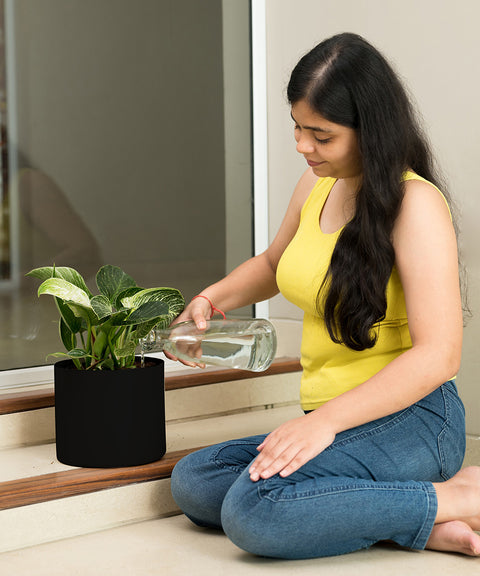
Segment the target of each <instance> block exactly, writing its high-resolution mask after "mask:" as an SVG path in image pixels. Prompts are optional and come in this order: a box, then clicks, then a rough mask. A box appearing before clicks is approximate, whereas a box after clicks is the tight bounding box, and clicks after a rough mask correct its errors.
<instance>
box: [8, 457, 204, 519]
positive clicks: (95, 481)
mask: <svg viewBox="0 0 480 576" xmlns="http://www.w3.org/2000/svg"><path fill="white" fill-rule="evenodd" d="M196 450H200V448H189V449H185V450H178V451H176V452H169V453H168V452H167V454H165V456H164V457H163V458H162V459H161V460H158V461H157V462H152V463H151V464H145V465H144V466H131V467H126V468H73V469H72V470H66V471H64V472H53V473H51V474H42V475H40V476H32V477H28V478H20V479H18V480H9V481H7V482H0V511H1V510H8V509H10V508H18V507H21V506H29V505H31V504H38V503H41V502H49V501H51V500H58V499H61V498H68V497H70V496H79V495H81V494H89V493H92V492H98V491H100V490H107V489H109V488H120V487H122V486H127V485H129V484H138V483H140V482H149V481H152V480H161V479H164V478H169V477H170V475H171V473H172V470H173V467H174V466H175V464H176V463H177V462H178V461H179V460H180V459H181V458H183V457H184V456H186V455H187V454H190V453H191V452H195V451H196Z"/></svg>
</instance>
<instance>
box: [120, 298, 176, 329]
mask: <svg viewBox="0 0 480 576" xmlns="http://www.w3.org/2000/svg"><path fill="white" fill-rule="evenodd" d="M166 313H168V306H167V305H166V304H165V302H145V304H142V305H141V306H140V307H139V308H137V309H136V310H134V311H133V312H132V313H131V314H130V315H129V316H128V317H127V318H125V320H124V321H123V324H125V325H128V326H131V325H134V324H142V323H143V322H149V321H151V320H154V319H155V318H158V317H159V316H164V315H165V314H166Z"/></svg>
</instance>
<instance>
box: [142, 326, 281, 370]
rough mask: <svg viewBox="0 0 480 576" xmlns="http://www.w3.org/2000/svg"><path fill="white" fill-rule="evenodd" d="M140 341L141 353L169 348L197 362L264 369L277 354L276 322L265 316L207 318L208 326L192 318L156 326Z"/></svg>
mask: <svg viewBox="0 0 480 576" xmlns="http://www.w3.org/2000/svg"><path fill="white" fill-rule="evenodd" d="M140 344H141V348H142V356H143V355H144V354H145V353H148V352H159V351H166V352H170V353H171V354H173V355H174V356H176V357H177V358H179V359H181V360H185V361H187V362H194V363H196V364H214V365H217V366H224V367H229V368H239V369H241V370H250V371H252V372H262V371H264V370H266V369H267V368H268V367H269V366H270V364H271V363H272V361H273V359H274V357H275V352H276V349H277V337H276V333H275V328H274V326H273V325H272V324H271V323H270V322H269V321H268V320H264V319H262V318H250V319H243V320H233V319H229V320H207V328H206V329H205V330H199V329H198V328H197V327H196V325H195V322H193V321H191V320H190V321H188V322H181V323H179V324H175V325H173V326H171V327H170V328H167V329H164V330H160V329H154V330H152V331H151V332H150V334H149V335H148V336H147V337H146V338H144V339H142V340H141V342H140Z"/></svg>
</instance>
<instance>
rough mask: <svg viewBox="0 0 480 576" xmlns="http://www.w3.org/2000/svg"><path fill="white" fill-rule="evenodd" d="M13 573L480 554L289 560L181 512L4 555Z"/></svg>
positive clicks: (390, 561) (464, 563)
mask: <svg viewBox="0 0 480 576" xmlns="http://www.w3.org/2000/svg"><path fill="white" fill-rule="evenodd" d="M0 573H1V574H2V575H3V574H5V575H13V574H15V576H27V575H28V576H67V575H68V576H77V575H78V576H120V575H121V576H150V575H152V576H153V575H158V576H177V575H178V576H187V575H190V574H192V575H195V576H216V575H217V574H228V576H237V575H238V576H258V575H262V576H269V575H274V574H275V575H280V574H288V575H291V574H295V575H298V576H314V575H315V576H321V575H325V576H362V575H365V576H366V575H368V576H377V575H378V576H406V575H411V576H417V575H418V576H430V575H438V576H444V575H452V576H459V575H461V576H478V575H479V574H480V558H469V557H466V556H461V555H457V554H444V553H440V552H431V551H424V552H413V551H408V550H399V549H396V548H394V547H393V546H387V545H385V546H383V545H382V546H376V547H373V548H372V549H370V550H365V551H360V552H355V553H353V554H348V555H345V556H338V557H332V558H321V559H315V560H301V561H284V560H272V559H266V558H258V557H255V556H251V555H249V554H247V553H245V552H243V551H241V550H239V549H238V548H236V547H235V546H234V545H233V544H231V543H230V542H229V541H228V540H227V538H226V537H225V536H224V535H223V534H221V533H219V532H215V531H209V530H202V529H200V528H197V527H195V526H193V525H192V524H191V523H190V522H189V521H188V520H187V519H186V518H185V517H184V516H174V517H172V518H165V519H161V520H153V521H148V522H142V523H140V524H135V525H130V526H123V527H120V528H115V529H112V530H108V531H105V532H100V533H97V534H90V535H86V536H81V537H78V538H73V539H70V540H64V541H62V542H55V543H51V544H43V545H41V546H36V547H34V548H28V549H24V550H17V551H15V552H7V553H4V554H1V555H0Z"/></svg>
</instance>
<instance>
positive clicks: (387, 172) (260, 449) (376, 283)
mask: <svg viewBox="0 0 480 576" xmlns="http://www.w3.org/2000/svg"><path fill="white" fill-rule="evenodd" d="M288 99H289V102H290V105H291V115H292V119H293V122H294V126H295V139H296V141H297V151H298V152H299V153H300V154H303V156H304V157H305V159H306V161H307V164H308V169H307V170H306V172H305V173H304V175H303V176H302V178H301V179H300V181H299V183H298V185H297V187H296V189H295V191H294V193H293V196H292V199H291V202H290V204H289V207H288V210H287V213H286V216H285V218H284V220H283V222H282V225H281V227H280V230H279V232H278V234H277V236H276V238H275V239H274V241H273V243H272V244H271V246H270V247H269V248H268V249H267V250H266V251H265V252H264V253H263V254H261V255H259V256H257V257H255V258H252V259H250V260H248V261H247V262H246V263H244V264H242V265H241V266H240V267H239V268H237V269H236V270H234V271H233V272H232V273H231V274H230V275H229V276H227V277H226V278H225V279H223V280H221V281H220V282H218V283H216V284H214V285H212V286H210V287H208V288H206V289H205V290H204V291H203V292H202V293H201V294H200V295H199V296H200V297H196V298H194V299H193V300H192V302H191V303H190V304H189V306H188V307H187V308H186V310H185V311H184V312H183V314H182V315H181V316H180V317H179V319H178V320H179V321H180V320H187V319H193V320H194V321H195V322H196V323H197V325H198V326H199V327H203V326H205V319H206V318H208V317H209V316H210V314H211V313H213V311H214V305H215V306H217V307H218V308H221V309H223V310H230V309H234V308H237V307H240V306H243V305H246V304H250V303H253V302H258V301H261V300H264V299H267V298H270V297H272V296H273V295H275V294H276V293H277V292H278V291H279V290H280V291H281V292H282V293H283V294H284V295H285V296H286V297H287V298H288V299H290V300H291V301H292V302H293V303H295V304H297V305H298V306H300V307H301V308H302V309H303V310H304V327H303V338H302V366H303V374H302V383H301V400H302V408H303V409H304V411H305V415H303V416H301V417H300V418H296V419H294V420H291V421H289V422H286V423H285V424H283V425H281V426H280V427H279V428H277V429H276V430H274V431H273V432H272V433H271V434H268V435H264V436H256V437H251V438H246V439H241V440H237V441H231V442H225V443H223V444H220V445H217V446H214V447H211V448H207V449H204V450H201V451H199V452H196V453H194V454H192V455H190V456H188V457H187V458H185V459H183V460H182V461H180V462H179V463H178V465H177V466H176V468H175V470H174V473H173V475H172V492H173V495H174V498H175V499H176V501H177V503H178V504H179V506H180V508H182V510H183V511H184V512H185V514H187V516H189V517H190V518H191V519H192V520H193V521H194V522H196V523H197V524H200V525H203V526H210V527H212V526H213V527H218V528H222V529H223V530H224V531H225V533H226V534H227V536H228V537H229V538H230V539H231V540H232V541H233V542H234V543H235V544H237V545H238V546H239V547H241V548H243V549H244V550H247V551H249V552H252V553H254V554H259V555H264V556H272V557H278V558H309V557H318V556H328V555H335V554H343V553H346V552H350V551H353V550H357V549H360V548H365V547H368V546H370V545H372V544H374V543H375V542H378V541H381V540H391V541H394V542H396V543H398V544H400V545H401V546H406V547H409V548H413V549H423V548H425V547H427V548H431V549H438V550H449V551H457V552H463V553H465V554H469V555H480V536H479V535H477V534H475V532H474V530H479V529H480V468H476V467H471V468H467V469H465V470H462V471H460V472H459V469H460V466H461V464H462V461H463V456H464V449H465V428H464V409H463V405H462V403H461V401H460V399H459V397H458V395H457V390H456V387H455V380H454V378H455V374H456V373H457V371H458V369H459V364H460V355H461V345H462V306H461V296H460V288H459V280H458V266H457V245H456V238H455V232H454V227H453V224H452V220H451V215H450V211H449V208H448V205H447V201H446V198H445V197H444V196H443V195H442V193H441V192H440V191H439V189H438V188H437V185H438V184H439V181H438V178H437V176H436V174H435V170H434V168H433V163H432V158H431V154H430V151H429V148H428V146H427V143H426V140H425V138H424V137H423V135H422V133H421V130H420V129H419V127H418V123H417V121H416V119H415V116H414V113H413V111H412V108H411V106H410V103H409V101H408V98H407V96H406V94H405V91H404V89H403V87H402V86H401V84H400V82H399V80H398V78H397V77H396V75H395V74H394V72H393V71H392V69H391V68H390V66H389V65H388V63H387V62H386V61H385V59H384V58H383V57H382V56H381V55H380V54H379V53H378V51H377V50H376V49H375V48H373V47H372V46H371V45H370V44H369V43H367V42H366V41H365V40H363V39H362V38H361V37H359V36H357V35H354V34H340V35H337V36H334V37H332V38H330V39H328V40H326V41H324V42H322V43H321V44H319V45H318V46H316V47H315V48H314V49H313V50H312V51H311V52H309V53H308V54H307V55H305V56H304V57H303V58H302V59H301V60H300V62H299V63H298V64H297V66H296V67H295V69H294V71H293V73H292V76H291V79H290V82H289V86H288Z"/></svg>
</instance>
